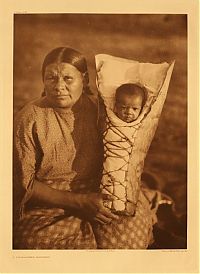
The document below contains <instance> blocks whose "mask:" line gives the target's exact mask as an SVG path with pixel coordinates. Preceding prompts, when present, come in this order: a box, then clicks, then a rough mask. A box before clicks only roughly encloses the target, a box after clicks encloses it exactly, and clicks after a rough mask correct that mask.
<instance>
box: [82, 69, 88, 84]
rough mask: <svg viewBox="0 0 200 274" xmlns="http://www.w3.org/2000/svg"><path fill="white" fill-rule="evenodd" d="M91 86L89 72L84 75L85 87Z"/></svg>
mask: <svg viewBox="0 0 200 274" xmlns="http://www.w3.org/2000/svg"><path fill="white" fill-rule="evenodd" d="M88 85H89V74H88V72H87V71H86V72H84V73H83V86H84V87H87V86H88Z"/></svg>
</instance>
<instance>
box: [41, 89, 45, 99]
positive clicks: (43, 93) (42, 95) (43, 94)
mask: <svg viewBox="0 0 200 274" xmlns="http://www.w3.org/2000/svg"><path fill="white" fill-rule="evenodd" d="M44 96H46V92H45V89H44V90H43V92H42V94H41V97H44Z"/></svg>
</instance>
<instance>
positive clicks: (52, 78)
mask: <svg viewBox="0 0 200 274" xmlns="http://www.w3.org/2000/svg"><path fill="white" fill-rule="evenodd" d="M46 80H48V81H55V80H56V77H55V76H47V77H46Z"/></svg>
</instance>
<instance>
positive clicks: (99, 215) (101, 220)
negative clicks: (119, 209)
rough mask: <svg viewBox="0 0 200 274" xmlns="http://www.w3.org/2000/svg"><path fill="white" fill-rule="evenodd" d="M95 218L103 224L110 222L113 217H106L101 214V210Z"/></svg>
mask: <svg viewBox="0 0 200 274" xmlns="http://www.w3.org/2000/svg"><path fill="white" fill-rule="evenodd" d="M95 219H96V220H97V221H99V222H100V223H103V224H109V223H111V221H112V219H111V218H109V217H106V216H105V215H103V214H101V213H100V212H99V213H98V214H97V215H96V216H95Z"/></svg>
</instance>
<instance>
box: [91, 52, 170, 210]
mask: <svg viewBox="0 0 200 274" xmlns="http://www.w3.org/2000/svg"><path fill="white" fill-rule="evenodd" d="M95 59H96V70H97V87H98V91H99V94H100V96H101V98H102V99H103V102H104V105H105V109H106V121H105V129H104V132H103V143H104V163H103V176H102V181H101V189H102V193H105V194H109V195H111V196H112V197H113V201H109V202H108V201H107V202H106V203H105V206H106V207H108V208H110V209H111V210H112V211H114V212H118V213H120V212H121V213H123V214H127V215H133V214H134V212H135V207H136V204H137V200H138V196H139V192H140V182H141V174H142V171H143V166H144V159H145V156H146V154H147V151H148V148H149V146H150V144H151V141H152V139H153V136H154V133H155V130H156V127H157V125H158V120H159V117H160V114H161V111H162V107H163V104H164V101H165V98H166V95H167V90H168V86H169V82H170V78H171V74H172V70H173V66H174V63H172V64H168V63H166V62H165V63H161V64H151V63H139V62H137V61H132V60H128V59H123V58H118V57H114V56H110V55H106V54H99V55H96V56H95ZM125 83H133V84H137V85H138V86H140V87H144V88H145V90H146V92H147V94H146V101H145V104H144V106H143V108H142V110H141V112H140V114H139V116H138V117H137V119H136V120H134V121H132V122H129V123H127V122H125V121H123V120H121V119H120V118H118V117H117V115H116V114H115V111H114V107H115V92H116V89H117V88H118V87H119V86H121V85H122V84H125Z"/></svg>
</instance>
